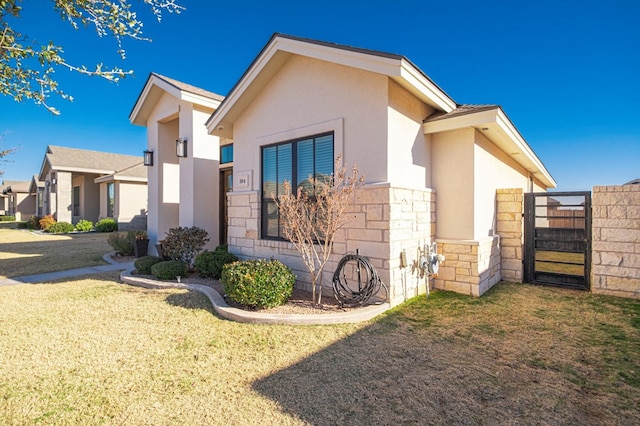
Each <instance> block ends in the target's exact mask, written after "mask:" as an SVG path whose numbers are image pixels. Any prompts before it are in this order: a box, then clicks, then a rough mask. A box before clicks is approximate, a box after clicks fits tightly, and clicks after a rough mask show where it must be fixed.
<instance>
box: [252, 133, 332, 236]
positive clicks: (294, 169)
mask: <svg viewBox="0 0 640 426" xmlns="http://www.w3.org/2000/svg"><path fill="white" fill-rule="evenodd" d="M329 135H330V136H331V138H332V143H333V146H332V147H331V151H332V156H333V157H334V158H335V142H336V139H335V138H336V137H335V132H334V131H333V130H331V131H328V132H322V133H316V134H313V135H306V136H302V137H298V138H294V139H288V140H285V141H280V142H275V143H271V144H268V145H262V146H261V147H260V239H262V240H271V241H289V240H287V239H286V238H284V237H273V236H269V235H265V229H266V228H267V224H266V221H267V217H266V214H265V213H266V212H265V207H264V206H265V201H273V200H274V199H273V198H272V197H271V196H268V197H265V193H264V150H265V149H266V148H272V147H276V146H279V145H286V144H291V163H292V164H291V188H292V189H293V188H298V161H297V159H298V142H302V141H306V140H309V139H314V140H315V139H317V138H321V137H323V136H329ZM313 164H314V166H315V164H316V153H315V149H314V152H313ZM334 171H335V170H334ZM277 176H278V161H277V159H276V178H277ZM276 191H277V188H276ZM276 195H277V194H276ZM279 223H280V219H279V218H278V227H279Z"/></svg>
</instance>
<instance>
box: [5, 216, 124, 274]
mask: <svg viewBox="0 0 640 426" xmlns="http://www.w3.org/2000/svg"><path fill="white" fill-rule="evenodd" d="M108 235H109V234H106V233H100V232H90V233H85V234H66V235H50V234H35V233H32V232H30V231H27V230H17V229H8V228H6V227H5V228H0V280H1V279H4V278H7V277H19V276H23V275H33V274H40V273H44V272H53V271H63V270H65V269H74V268H82V267H85V266H96V265H104V264H105V263H106V262H105V261H104V260H103V259H102V256H103V255H104V254H106V253H109V252H111V251H113V249H112V248H111V247H110V246H109V244H108V243H107V237H108Z"/></svg>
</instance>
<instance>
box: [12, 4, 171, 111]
mask: <svg viewBox="0 0 640 426" xmlns="http://www.w3.org/2000/svg"><path fill="white" fill-rule="evenodd" d="M20 3H21V0H0V94H3V95H6V96H11V97H13V99H14V100H15V101H17V102H22V101H24V100H31V101H33V102H35V103H36V104H37V105H42V106H44V107H45V108H47V109H48V110H49V111H51V112H52V113H53V114H56V115H57V114H59V113H60V112H59V111H58V110H57V109H56V108H55V107H53V106H52V105H49V103H48V100H49V98H50V97H51V96H52V95H58V96H60V97H61V98H63V99H67V100H69V101H72V100H73V98H72V97H71V96H70V95H68V94H67V93H65V92H64V91H63V90H62V89H61V88H60V87H59V85H58V82H57V81H56V79H55V70H56V69H57V68H66V69H68V70H71V71H75V72H78V73H80V74H84V75H88V76H98V77H102V78H104V79H106V80H109V81H114V82H117V81H118V80H119V79H120V78H123V77H125V76H126V75H128V74H132V73H133V71H131V70H129V71H125V70H123V69H121V68H118V67H112V68H109V67H105V66H104V65H103V64H102V63H99V64H97V65H96V66H95V68H94V69H89V68H87V67H86V66H84V65H73V64H70V63H68V62H67V61H66V60H65V58H64V56H63V54H64V50H63V49H62V47H61V46H58V45H56V44H55V43H53V42H51V41H50V42H49V43H47V44H42V45H41V44H39V43H38V42H37V41H35V40H31V39H30V38H29V37H28V36H27V35H26V34H23V33H21V32H19V31H17V30H16V29H14V26H13V25H12V23H16V21H17V20H18V19H19V18H20V17H21V12H22V7H21V6H20ZM138 3H143V4H146V5H147V6H149V7H150V8H151V11H152V13H153V15H154V16H155V18H156V19H157V20H158V21H160V20H161V18H162V12H163V11H164V12H168V13H180V11H181V10H184V8H183V7H182V6H180V5H178V4H177V3H176V0H138ZM53 9H54V10H55V11H56V12H58V13H59V14H60V17H61V18H62V19H63V20H66V21H68V22H69V24H70V25H71V26H72V27H73V28H75V29H78V28H80V27H81V26H82V27H85V28H86V27H89V26H93V27H95V30H96V33H97V34H98V36H99V37H103V36H106V35H111V36H112V37H113V38H115V40H116V43H117V45H118V53H119V54H120V57H121V58H122V59H124V58H125V50H124V49H123V47H122V40H123V39H125V38H131V39H135V40H146V41H149V39H147V38H145V37H143V36H142V26H143V21H142V20H140V19H139V18H138V16H137V14H136V12H135V11H134V10H132V4H131V1H130V0H101V1H98V0H54V1H53Z"/></svg>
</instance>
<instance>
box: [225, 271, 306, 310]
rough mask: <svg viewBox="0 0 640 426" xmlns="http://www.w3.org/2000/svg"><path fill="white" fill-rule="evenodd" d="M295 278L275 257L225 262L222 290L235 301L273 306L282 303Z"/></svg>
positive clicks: (287, 296)
mask: <svg viewBox="0 0 640 426" xmlns="http://www.w3.org/2000/svg"><path fill="white" fill-rule="evenodd" d="M295 282H296V277H295V275H294V274H293V272H291V269H289V268H288V267H287V266H286V265H284V264H283V263H282V262H280V261H278V260H273V259H272V260H244V261H240V262H234V263H230V264H227V265H224V267H223V268H222V284H223V285H224V292H225V293H226V294H227V296H228V297H229V298H230V299H231V300H233V301H234V302H236V303H240V304H242V305H247V306H249V307H252V308H273V307H275V306H279V305H282V304H284V303H285V302H286V301H287V300H289V297H291V293H292V292H293V285H294V284H295Z"/></svg>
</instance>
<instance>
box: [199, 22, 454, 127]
mask: <svg viewBox="0 0 640 426" xmlns="http://www.w3.org/2000/svg"><path fill="white" fill-rule="evenodd" d="M291 55H300V56H307V57H312V58H315V59H318V60H323V61H327V62H332V63H336V64H340V65H344V66H349V67H353V68H359V69H363V70H365V71H370V72H374V73H378V74H383V75H387V76H388V77H389V78H391V79H393V80H394V81H396V82H398V84H400V85H401V86H403V87H405V88H406V89H408V90H409V91H410V92H411V93H413V94H414V95H415V96H417V97H418V98H419V99H420V100H421V101H423V102H425V103H426V104H429V105H431V106H432V107H434V108H435V109H438V110H443V111H445V112H449V111H452V110H453V109H455V107H456V103H455V102H454V101H453V100H452V99H451V98H450V97H449V96H448V95H447V94H446V93H445V92H444V91H442V89H440V88H439V87H438V86H437V85H436V84H435V83H434V82H433V81H431V80H430V79H429V78H428V77H427V76H426V75H425V74H424V73H423V72H422V71H420V70H419V69H418V68H417V67H416V66H415V65H413V64H412V63H411V61H409V60H408V59H406V58H404V57H402V56H400V55H392V54H385V53H382V52H374V51H366V50H364V49H354V48H349V47H347V46H341V45H333V44H329V43H324V42H317V41H314V40H305V39H300V38H297V37H291V36H284V35H278V34H276V35H275V36H274V37H272V38H271V39H270V40H269V42H268V43H267V45H266V46H265V47H264V48H263V49H262V51H261V52H260V53H259V54H258V56H257V57H256V59H255V60H254V61H253V62H252V63H251V65H250V66H249V68H248V69H247V70H246V71H245V73H244V74H243V76H242V77H241V78H240V80H238V82H237V83H236V85H235V86H234V87H233V88H232V89H231V92H230V93H229V95H227V97H226V98H225V99H224V101H223V102H222V103H221V104H220V107H219V108H218V109H217V110H216V111H215V112H214V113H213V114H212V115H211V117H209V119H208V120H207V122H206V123H205V125H206V127H207V131H208V132H209V133H210V134H213V135H216V136H220V137H224V138H230V139H232V138H233V124H234V122H235V119H236V118H237V116H238V115H239V113H240V112H241V111H242V110H243V109H244V107H245V106H246V105H248V104H249V102H250V99H246V98H247V97H249V98H251V97H253V96H255V95H256V94H257V93H258V92H259V90H260V89H261V87H262V85H264V84H266V83H267V82H268V81H269V80H270V77H271V76H273V75H274V74H275V73H276V72H277V71H278V70H279V69H280V67H281V66H282V64H284V62H286V60H287V59H288V58H289V57H290V56H291Z"/></svg>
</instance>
